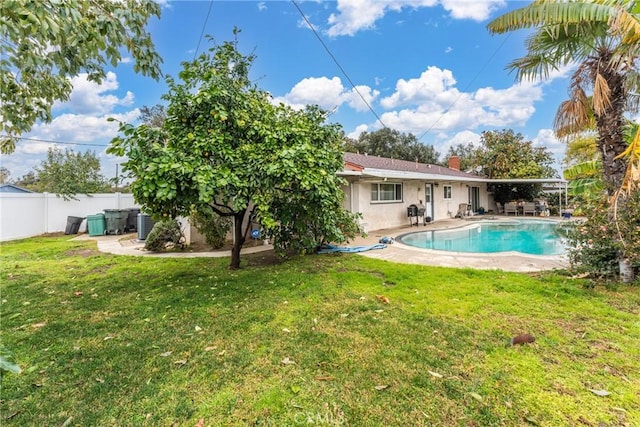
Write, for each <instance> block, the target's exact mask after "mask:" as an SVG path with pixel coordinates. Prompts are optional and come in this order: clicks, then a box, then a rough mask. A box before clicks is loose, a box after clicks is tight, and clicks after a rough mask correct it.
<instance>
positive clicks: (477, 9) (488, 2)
mask: <svg viewBox="0 0 640 427" xmlns="http://www.w3.org/2000/svg"><path fill="white" fill-rule="evenodd" d="M440 3H441V4H442V7H443V8H444V9H445V10H446V11H448V12H449V13H450V14H451V17H452V18H454V19H471V20H474V21H478V22H480V21H484V20H485V19H488V18H489V16H490V15H491V14H492V13H493V12H495V11H496V10H498V9H500V8H502V7H504V6H505V5H506V3H507V2H506V1H504V0H441V1H440Z"/></svg>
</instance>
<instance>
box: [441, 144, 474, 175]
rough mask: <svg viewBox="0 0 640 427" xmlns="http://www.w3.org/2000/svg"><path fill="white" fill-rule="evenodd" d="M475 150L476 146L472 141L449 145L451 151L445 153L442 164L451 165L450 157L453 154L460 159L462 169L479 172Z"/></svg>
mask: <svg viewBox="0 0 640 427" xmlns="http://www.w3.org/2000/svg"><path fill="white" fill-rule="evenodd" d="M475 151H476V147H475V146H474V145H473V144H472V143H470V142H469V143H466V144H457V145H454V146H452V147H449V151H447V154H445V156H444V159H443V162H442V164H443V165H444V166H448V165H449V159H450V158H451V157H453V156H457V157H458V158H459V159H460V170H462V171H465V172H470V173H478V172H479V170H476V168H477V165H476V164H475Z"/></svg>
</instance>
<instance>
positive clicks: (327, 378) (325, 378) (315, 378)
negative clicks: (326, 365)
mask: <svg viewBox="0 0 640 427" xmlns="http://www.w3.org/2000/svg"><path fill="white" fill-rule="evenodd" d="M313 379H314V380H316V381H331V380H333V377H329V376H324V377H323V376H320V377H313Z"/></svg>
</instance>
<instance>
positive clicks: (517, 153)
mask: <svg viewBox="0 0 640 427" xmlns="http://www.w3.org/2000/svg"><path fill="white" fill-rule="evenodd" d="M552 165H553V156H552V155H551V153H550V152H549V151H548V150H547V149H546V148H545V147H534V146H533V143H532V142H531V141H525V140H524V137H523V136H522V134H520V133H514V132H513V130H511V129H505V130H502V131H484V132H482V136H481V138H480V146H479V147H478V148H476V149H475V151H474V153H473V161H472V168H473V169H474V170H478V171H479V172H480V173H481V174H484V175H485V176H487V177H488V178H492V179H499V178H553V177H555V176H557V172H556V170H555V169H554V168H553V167H552ZM492 190H493V196H494V200H495V201H496V202H499V203H505V202H508V201H510V200H515V199H527V200H531V199H533V198H534V197H537V196H538V195H539V193H540V190H541V186H540V185H539V184H495V185H494V186H493V188H492Z"/></svg>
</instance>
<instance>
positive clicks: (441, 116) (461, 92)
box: [418, 33, 511, 141]
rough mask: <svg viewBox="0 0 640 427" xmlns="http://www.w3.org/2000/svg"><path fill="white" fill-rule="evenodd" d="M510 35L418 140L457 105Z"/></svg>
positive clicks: (509, 35)
mask: <svg viewBox="0 0 640 427" xmlns="http://www.w3.org/2000/svg"><path fill="white" fill-rule="evenodd" d="M509 37H511V33H507V37H505V39H504V40H502V43H500V46H498V48H497V49H496V50H495V51H493V53H492V54H491V55H490V56H489V58H488V59H487V61H486V62H485V63H484V64H483V65H482V67H480V68H479V69H478V72H477V73H476V75H475V76H473V78H472V79H471V80H470V81H469V83H467V84H466V85H465V87H463V88H462V91H460V94H459V95H458V97H457V98H456V99H454V100H453V102H452V103H451V104H450V105H449V106H448V107H447V108H446V109H445V111H444V112H443V113H442V114H440V117H438V118H437V119H436V121H435V122H433V124H432V125H431V126H430V127H429V129H427V130H425V131H424V132H423V133H422V135H420V137H418V141H420V140H421V139H422V138H424V136H425V135H426V134H428V133H429V132H430V131H431V129H433V127H434V126H435V125H437V124H438V122H439V121H440V119H442V118H443V117H444V115H445V114H447V113H448V112H449V110H450V109H451V108H452V107H453V106H454V105H456V103H457V102H458V101H459V100H460V98H462V95H463V94H464V93H465V92H466V91H467V89H469V86H471V84H472V83H473V82H474V81H476V79H477V78H478V76H479V75H480V73H482V71H484V69H485V68H486V67H487V65H489V63H490V62H491V61H492V60H493V58H494V57H495V56H496V54H497V53H498V51H499V50H500V49H502V46H504V44H505V43H506V42H507V40H509Z"/></svg>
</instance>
